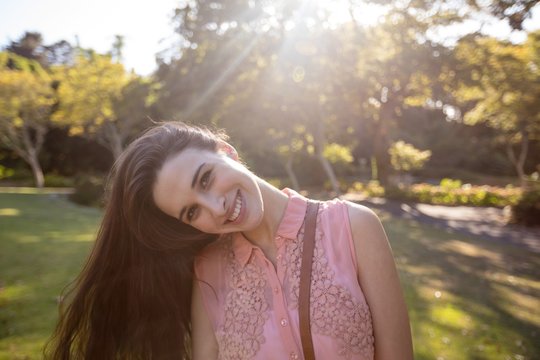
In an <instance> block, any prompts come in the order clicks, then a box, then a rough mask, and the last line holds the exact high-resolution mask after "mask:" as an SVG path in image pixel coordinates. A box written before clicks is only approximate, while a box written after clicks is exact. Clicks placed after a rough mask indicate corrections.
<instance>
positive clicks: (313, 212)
mask: <svg viewBox="0 0 540 360" xmlns="http://www.w3.org/2000/svg"><path fill="white" fill-rule="evenodd" d="M318 210H319V203H318V202H315V201H308V204H307V209H306V218H305V223H306V225H305V227H304V247H303V249H302V265H301V267H300V294H299V296H298V316H299V319H300V338H301V340H302V350H303V351H304V359H305V360H315V352H314V350H313V340H312V339H311V326H310V319H309V317H310V313H309V298H310V293H311V268H312V263H313V251H314V249H315V227H316V226H317V212H318Z"/></svg>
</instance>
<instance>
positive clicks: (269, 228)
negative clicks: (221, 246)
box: [243, 179, 289, 259]
mask: <svg viewBox="0 0 540 360" xmlns="http://www.w3.org/2000/svg"><path fill="white" fill-rule="evenodd" d="M258 182H259V187H260V189H261V194H262V199H263V206H264V215H263V219H262V221H261V223H260V224H259V225H258V226H257V227H256V228H255V229H253V230H250V231H246V232H244V233H243V234H244V236H245V237H246V238H247V239H248V240H249V241H250V242H251V243H253V244H254V245H256V246H258V247H259V248H261V250H263V252H264V253H265V254H266V256H267V257H268V258H269V259H272V258H273V257H274V255H275V251H276V250H277V249H276V246H275V241H274V238H275V236H276V232H277V229H278V227H279V224H280V223H281V219H282V218H283V215H284V214H285V209H286V207H287V202H288V199H289V198H288V196H287V195H286V194H284V193H282V192H281V191H280V190H279V189H277V188H276V187H274V186H272V185H270V184H269V183H267V182H266V181H264V180H262V179H258Z"/></svg>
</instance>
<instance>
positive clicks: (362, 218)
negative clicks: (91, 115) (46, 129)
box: [46, 123, 412, 359]
mask: <svg viewBox="0 0 540 360" xmlns="http://www.w3.org/2000/svg"><path fill="white" fill-rule="evenodd" d="M306 201H307V199H305V198H304V197H302V196H301V195H299V194H297V193H296V192H294V191H292V190H288V189H286V190H284V191H280V190H278V189H277V188H275V187H273V186H272V185H270V184H269V183H267V182H265V181H264V180H262V179H260V178H258V177H257V176H255V175H254V174H253V173H251V172H250V171H249V170H248V169H247V168H246V167H245V166H244V165H242V164H241V163H240V162H239V160H238V156H237V154H236V151H235V150H234V148H233V147H232V146H231V145H230V144H228V143H227V142H226V141H225V137H224V136H223V135H219V134H213V133H211V132H209V131H206V130H203V129H199V128H195V127H190V126H187V125H184V124H179V123H165V124H163V125H160V126H156V127H154V128H152V129H150V130H149V131H147V132H146V133H145V134H144V135H142V136H141V137H140V138H139V139H137V140H136V141H134V142H133V143H132V144H131V145H130V146H129V147H128V149H127V150H126V151H125V152H124V153H123V155H122V156H121V158H120V159H119V160H118V162H117V163H116V164H115V167H114V170H113V172H112V186H111V188H110V194H109V199H108V203H107V207H106V210H105V214H104V218H103V222H102V224H101V228H100V230H99V233H98V236H97V240H96V243H95V246H94V249H93V251H92V254H91V256H90V258H89V260H88V263H87V264H86V266H85V268H84V269H83V272H82V273H81V274H80V276H79V278H78V279H77V282H76V284H75V287H74V288H73V290H72V291H71V292H70V295H72V297H71V299H70V301H69V305H68V306H67V308H66V309H65V310H64V311H63V312H62V313H61V317H60V321H59V323H58V326H57V328H56V332H55V334H54V336H53V338H52V339H51V341H50V342H49V344H48V345H47V349H46V354H47V356H49V357H51V358H54V359H69V358H84V359H116V358H120V359H124V358H125V359H132V358H133V359H183V358H193V359H217V358H220V359H229V358H231V359H283V358H291V359H300V358H302V350H301V345H300V340H299V330H298V304H297V300H298V282H299V280H298V279H299V277H298V273H299V261H298V260H299V255H300V254H301V248H300V245H301V244H302V241H303V231H304V229H303V220H304V213H305V209H306ZM313 259H314V260H313V275H312V277H313V278H312V291H311V305H310V306H311V311H312V313H311V314H312V319H311V321H312V322H311V329H312V336H313V342H314V344H315V354H316V356H317V358H318V359H341V358H343V359H373V358H375V359H412V343H411V335H410V327H409V321H408V317H407V310H406V306H405V302H404V300H403V295H402V292H401V289H400V286H399V279H398V275H397V272H396V269H395V265H394V261H393V258H392V254H391V250H390V247H389V244H388V241H387V239H386V235H385V233H384V230H383V228H382V226H381V224H380V221H379V219H378V218H377V216H376V215H375V214H374V213H373V212H372V211H370V210H369V209H367V208H365V207H363V206H361V205H357V204H353V203H349V202H343V201H340V200H334V201H329V202H324V203H322V204H321V205H320V208H319V211H318V215H317V232H316V235H315V254H314V257H313Z"/></svg>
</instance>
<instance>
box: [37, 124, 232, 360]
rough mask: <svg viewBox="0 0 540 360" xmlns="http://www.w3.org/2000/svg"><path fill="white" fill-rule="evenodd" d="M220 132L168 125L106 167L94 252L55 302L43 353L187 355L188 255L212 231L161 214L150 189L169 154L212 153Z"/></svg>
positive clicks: (139, 356)
mask: <svg viewBox="0 0 540 360" xmlns="http://www.w3.org/2000/svg"><path fill="white" fill-rule="evenodd" d="M222 138H223V136H222V135H216V134H213V133H211V132H209V131H207V130H205V129H200V128H196V127H191V126H187V125H184V124H181V123H165V124H162V125H160V126H156V127H154V128H151V129H150V130H148V131H147V132H146V133H144V134H143V135H142V136H141V137H140V138H139V139H137V140H135V141H134V142H133V143H132V144H131V145H130V146H129V147H128V148H127V149H126V150H125V152H124V153H123V154H122V156H121V157H120V158H119V160H118V161H117V162H116V164H115V166H114V167H113V170H112V172H111V177H110V181H109V184H110V186H109V191H108V201H107V205H106V209H105V214H104V217H103V221H102V223H101V227H100V229H99V232H98V235H97V239H96V242H95V245H94V247H93V250H92V252H91V254H90V256H89V258H88V260H87V262H86V264H85V266H84V268H83V270H82V272H81V273H80V274H79V276H78V278H77V279H76V280H75V281H74V282H73V283H72V284H71V285H72V286H71V287H70V288H69V289H68V291H66V296H65V297H64V298H65V299H66V300H65V302H66V304H61V305H60V318H59V322H58V324H57V326H56V329H55V332H54V333H53V335H52V336H51V338H50V339H49V341H48V343H47V344H46V347H45V348H44V355H45V357H46V358H50V359H99V360H108V359H186V358H190V343H191V328H190V306H191V289H192V280H193V270H192V265H193V259H194V256H195V254H196V253H197V252H198V251H199V250H200V249H201V248H202V247H203V246H204V245H206V244H208V243H209V242H210V241H212V240H215V238H216V235H208V234H204V233H201V232H200V231H198V230H196V229H194V228H192V227H190V226H188V225H185V224H183V223H182V222H180V221H179V220H177V219H174V218H172V217H170V216H167V215H165V214H164V213H163V212H161V211H160V210H159V209H158V208H157V207H156V205H155V204H154V201H153V198H152V187H153V185H154V182H155V179H156V175H157V172H158V171H159V169H160V168H161V167H162V166H163V163H164V162H165V161H166V160H167V159H168V158H169V157H171V156H173V155H175V154H177V153H179V152H181V151H182V150H184V149H185V148H187V147H190V148H191V147H194V148H198V149H206V150H212V151H216V149H217V144H218V139H222ZM68 300H69V301H68Z"/></svg>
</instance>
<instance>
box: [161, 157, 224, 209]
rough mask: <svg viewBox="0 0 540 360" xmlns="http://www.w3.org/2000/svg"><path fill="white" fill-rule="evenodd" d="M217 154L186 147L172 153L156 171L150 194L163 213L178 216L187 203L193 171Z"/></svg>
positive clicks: (213, 159)
mask: <svg viewBox="0 0 540 360" xmlns="http://www.w3.org/2000/svg"><path fill="white" fill-rule="evenodd" d="M218 157H219V155H217V154H216V153H214V152H211V151H208V150H200V149H193V148H190V149H186V150H183V151H182V152H180V153H179V154H176V155H173V156H172V157H171V158H169V159H168V160H167V161H165V163H164V164H163V166H162V168H161V169H160V170H159V171H158V173H157V176H156V182H155V184H154V187H153V193H152V196H153V198H154V202H155V204H156V206H157V207H158V208H159V209H161V211H163V212H164V213H166V214H168V215H170V216H173V217H176V218H177V217H178V215H179V214H180V210H181V209H182V207H183V206H185V205H187V203H188V202H189V198H190V195H191V192H192V191H193V189H192V188H191V183H192V181H193V177H194V176H195V172H196V171H197V169H198V168H199V167H200V166H201V165H202V164H204V163H206V164H209V163H212V162H215V161H216V160H217V159H218Z"/></svg>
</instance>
